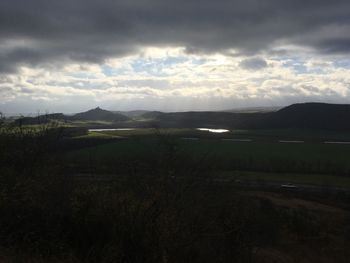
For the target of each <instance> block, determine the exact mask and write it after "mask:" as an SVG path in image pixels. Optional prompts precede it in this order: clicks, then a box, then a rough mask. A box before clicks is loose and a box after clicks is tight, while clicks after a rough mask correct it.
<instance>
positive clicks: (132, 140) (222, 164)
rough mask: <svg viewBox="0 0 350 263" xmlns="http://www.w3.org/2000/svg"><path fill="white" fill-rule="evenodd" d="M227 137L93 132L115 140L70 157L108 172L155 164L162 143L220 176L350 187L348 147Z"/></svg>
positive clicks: (70, 160) (190, 132)
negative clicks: (129, 165)
mask: <svg viewBox="0 0 350 263" xmlns="http://www.w3.org/2000/svg"><path fill="white" fill-rule="evenodd" d="M157 132H158V133H157ZM227 136H232V133H226V134H212V133H207V132H201V131H196V130H191V129H167V130H163V131H155V130H152V129H137V130H123V131H103V132H90V133H89V134H88V135H87V136H85V137H84V138H81V139H88V138H108V137H111V138H113V137H114V138H116V140H113V141H111V142H110V143H106V144H102V145H97V146H94V147H88V148H83V149H80V150H75V151H71V152H69V153H68V154H67V155H66V158H67V163H71V164H73V166H74V165H75V167H76V168H77V169H78V170H79V167H86V166H87V164H88V163H90V164H91V165H92V166H94V171H95V172H104V173H108V172H111V171H114V170H113V169H114V168H115V166H117V165H121V164H122V163H123V162H128V163H130V161H134V162H144V163H145V164H151V163H155V162H157V161H158V160H159V159H162V158H163V156H162V154H163V153H164V147H165V148H166V147H168V148H169V145H170V146H171V147H170V148H171V151H172V154H173V155H176V158H178V159H179V160H181V161H180V162H181V163H182V165H183V166H186V165H187V166H189V167H190V166H193V165H194V164H196V165H199V166H202V168H203V169H207V170H210V171H213V174H217V175H222V174H230V173H231V174H234V176H236V177H237V178H240V177H241V176H242V173H241V174H240V173H239V172H237V171H246V172H251V173H250V174H245V175H244V178H247V179H251V180H271V181H284V182H294V183H306V184H318V185H332V186H338V187H342V186H346V187H350V183H349V178H350V176H349V175H350V145H337V144H324V143H320V142H315V141H311V142H305V143H302V144H289V143H279V142H278V139H277V138H276V137H274V139H271V140H270V141H267V140H262V141H252V142H235V141H225V140H221V139H222V138H223V137H224V138H227ZM117 138H122V139H117ZM184 138H200V139H198V140H190V139H184ZM167 145H168V146H167ZM168 150H169V149H168ZM348 176H349V177H348Z"/></svg>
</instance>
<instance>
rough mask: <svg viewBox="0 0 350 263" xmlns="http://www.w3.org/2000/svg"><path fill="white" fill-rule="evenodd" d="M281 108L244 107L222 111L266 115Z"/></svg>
mask: <svg viewBox="0 0 350 263" xmlns="http://www.w3.org/2000/svg"><path fill="white" fill-rule="evenodd" d="M281 108H283V107H277V106H276V107H244V108H237V109H230V110H224V111H223V112H232V113H266V112H274V111H278V110H280V109H281Z"/></svg>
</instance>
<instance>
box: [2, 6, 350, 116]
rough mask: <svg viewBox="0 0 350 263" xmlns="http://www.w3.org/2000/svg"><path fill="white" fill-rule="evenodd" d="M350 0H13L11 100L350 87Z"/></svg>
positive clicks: (230, 99)
mask: <svg viewBox="0 0 350 263" xmlns="http://www.w3.org/2000/svg"><path fill="white" fill-rule="evenodd" d="M349 13H350V2H349V1H348V0H334V1H328V0H267V1H261V0H244V1H243V0H221V1H212V0H210V1H209V0H203V1H198V0H196V1H195V0H178V1H170V0H169V1H168V0H128V1H121V0H113V1H112V0H94V1H93V0H60V1H47V0H31V1H27V0H11V1H10V0H2V1H1V2H0V96H1V97H0V98H1V101H0V107H1V108H0V110H1V109H2V108H4V111H16V112H19V111H29V110H31V111H32V110H33V109H34V108H35V107H37V109H50V110H51V109H52V110H59V108H60V107H63V108H64V109H66V110H68V111H75V110H79V109H82V108H84V107H85V108H88V107H90V106H92V105H97V104H101V106H103V105H107V106H109V107H112V108H120V109H121V108H123V109H129V108H156V107H158V108H159V109H161V110H162V109H169V110H181V109H218V108H223V107H228V108H232V107H234V106H235V105H242V106H246V105H247V106H249V105H262V104H283V103H292V102H297V101H305V100H318V101H332V102H346V101H347V100H348V99H349V97H348V96H349V94H348V93H349V92H348V89H349V85H350V84H349V83H350V81H349V77H348V75H349V69H350V66H349V65H350V63H349V55H350V16H349Z"/></svg>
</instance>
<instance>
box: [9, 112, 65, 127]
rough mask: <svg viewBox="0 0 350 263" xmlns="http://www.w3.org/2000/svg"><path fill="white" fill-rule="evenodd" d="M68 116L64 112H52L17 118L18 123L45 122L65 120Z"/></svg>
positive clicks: (32, 123)
mask: <svg viewBox="0 0 350 263" xmlns="http://www.w3.org/2000/svg"><path fill="white" fill-rule="evenodd" d="M65 118H66V117H65V116H64V115H63V114H62V113H52V114H44V115H39V116H37V117H22V118H18V119H16V120H15V123H16V124H17V125H34V124H45V123H48V122H50V121H51V120H64V119H65Z"/></svg>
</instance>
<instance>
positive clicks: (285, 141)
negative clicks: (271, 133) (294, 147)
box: [278, 140, 304, 143]
mask: <svg viewBox="0 0 350 263" xmlns="http://www.w3.org/2000/svg"><path fill="white" fill-rule="evenodd" d="M278 142H280V143H304V141H287V140H280V141H278Z"/></svg>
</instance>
